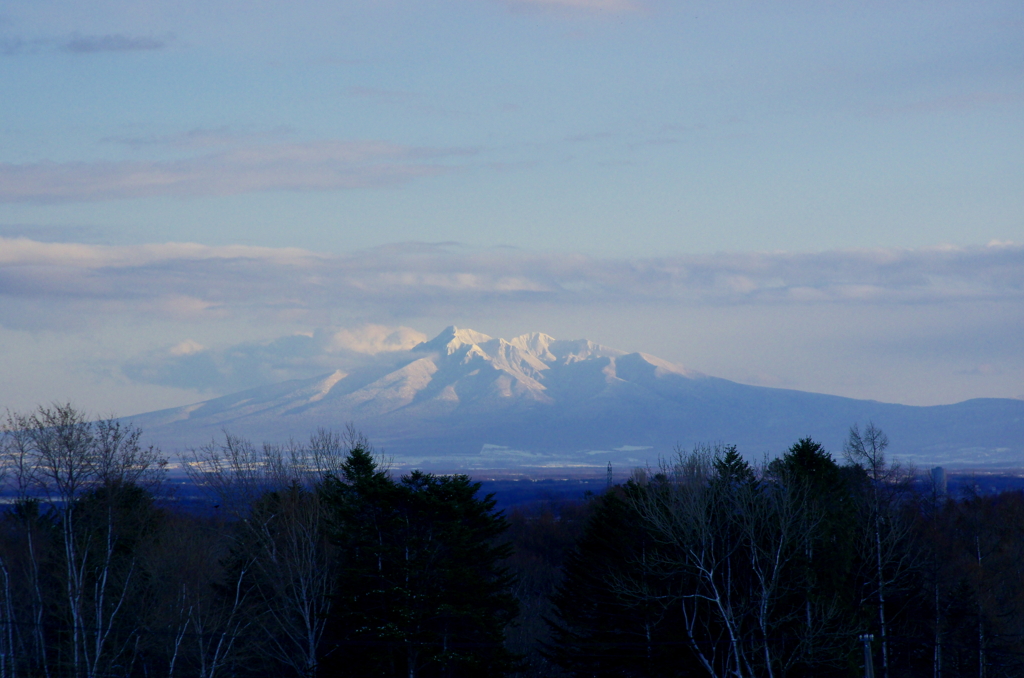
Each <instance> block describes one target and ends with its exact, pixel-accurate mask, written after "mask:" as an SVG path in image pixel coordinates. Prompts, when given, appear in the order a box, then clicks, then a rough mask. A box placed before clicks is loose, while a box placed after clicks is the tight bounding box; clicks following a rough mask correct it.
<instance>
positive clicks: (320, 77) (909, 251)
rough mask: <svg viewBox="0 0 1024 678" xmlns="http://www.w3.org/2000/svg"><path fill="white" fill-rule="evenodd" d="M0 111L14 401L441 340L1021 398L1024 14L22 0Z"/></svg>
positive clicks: (0, 360)
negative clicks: (578, 346)
mask: <svg viewBox="0 0 1024 678" xmlns="http://www.w3.org/2000/svg"><path fill="white" fill-rule="evenodd" d="M0 92H2V93H3V95H2V96H3V103H2V105H0V238H3V240H0V345H2V346H3V348H4V352H3V357H0V381H2V382H3V383H4V385H5V388H4V389H3V392H4V395H3V397H2V400H3V402H0V406H7V407H14V408H21V409H24V408H27V407H31V406H32V405H34V404H35V403H37V402H47V401H51V400H55V399H67V398H70V399H73V400H75V401H76V402H79V403H80V404H82V405H83V406H85V407H88V408H90V409H93V410H96V411H108V410H116V411H118V412H120V413H131V412H134V411H141V410H145V409H153V408H156V407H165V406H171V405H178V404H183V403H186V402H192V401H195V400H198V399H201V398H206V397H209V396H211V395H216V394H218V393H222V392H226V391H228V390H231V389H232V388H235V387H239V386H243V385H250V384H251V383H256V382H259V381H260V380H264V381H265V380H273V379H278V378H287V377H289V376H302V375H305V374H307V373H310V372H311V371H313V370H316V369H322V368H324V367H326V366H328V365H329V364H331V362H332V361H336V362H339V363H343V362H344V361H346V360H355V359H357V358H358V355H362V354H363V353H365V352H366V351H374V350H378V349H379V348H380V346H381V345H378V344H375V343H374V341H377V339H374V340H372V341H371V340H370V339H368V337H369V338H373V337H377V338H378V339H379V338H381V337H388V336H401V337H403V338H404V339H403V341H406V343H407V342H408V341H411V340H412V339H410V337H414V336H419V334H417V333H420V334H432V333H434V332H436V331H438V330H439V329H441V328H442V327H444V326H445V325H448V324H451V323H457V324H460V325H463V326H468V327H473V328H475V329H478V330H481V331H484V332H487V333H489V334H494V335H500V336H510V335H512V334H517V333H520V332H526V331H545V332H548V333H549V334H553V335H556V336H559V337H563V338H578V337H587V338H590V339H593V340H596V341H600V342H602V343H606V344H609V345H613V346H616V347H619V348H623V349H627V350H644V351H647V352H650V353H654V354H656V355H659V356H661V357H664V358H666V359H670V360H674V361H677V362H680V363H683V364H685V365H687V366H688V367H691V368H693V369H697V370H701V371H704V372H708V373H711V374H716V375H718V376H724V377H728V378H734V379H738V380H741V381H746V382H750V383H763V384H767V385H777V386H784V387H789V388H800V389H806V390H816V391H824V392H829V393H838V394H842V395H851V396H856V397H868V398H876V399H880V400H890V401H898V402H907V403H916V404H929V403H935V402H954V401H957V400H962V399H965V398H968V397H983V396H998V397H1020V396H1024V386H1021V384H1022V383H1024V357H1022V356H1024V351H1022V350H1021V349H1022V348H1024V345H1022V344H1024V340H1022V339H1021V336H1022V335H1024V332H1022V331H1021V330H1024V327H1022V325H1024V322H1022V321H1024V303H1022V297H1024V291H1022V290H1024V250H1022V248H1021V245H1020V243H1022V242H1024V160H1022V159H1024V134H1022V133H1021V130H1022V129H1024V124H1022V123H1024V115H1022V113H1024V5H1021V3H1019V2H927V3H925V2H901V3H892V2H884V3H883V2H858V3H839V2H799V1H798V2H785V3H781V2H759V3H740V2H737V3H702V2H676V3H669V2H660V1H654V0H650V1H647V0H465V1H451V2H423V1H420V2H405V1H398V0H394V1H388V0H385V1H380V2H361V3H350V2H331V3H325V2H290V3H284V2H273V1H265V2H246V3H242V2H218V1H216V0H206V1H204V2H192V1H190V0H185V1H182V0H178V1H176V2H168V1H163V0H154V1H151V2H144V1H143V2H140V1H135V2H127V1H125V2H115V1H106V0H97V1H91V2H88V3H85V2H80V1H78V2H60V1H51V0H32V1H31V2H30V1H28V0H9V1H8V2H5V3H4V4H3V5H0ZM175 243H192V245H191V246H188V247H185V246H182V245H176V244H175ZM398 328H407V329H404V330H403V329H398ZM396 332H397V333H398V334H397V335H396V334H395V333H396ZM346 333H347V334H346ZM296 336H301V337H306V338H307V339H309V340H310V342H312V343H310V342H306V343H304V344H303V343H302V342H303V341H304V340H297V339H295V337H296ZM337 336H343V337H348V339H345V341H344V342H342V344H345V346H344V347H342V348H338V346H341V344H338V345H337V346H336V345H335V344H336V343H337V342H335V343H334V344H332V343H331V342H332V341H334V340H333V339H331V340H328V339H323V338H324V337H337ZM315 337H320V339H317V341H315V342H313V339H314V338H315ZM352 337H362V339H359V340H358V341H357V340H356V339H353V338H352ZM339 341H340V340H339ZM367 341H369V343H366V342H367ZM189 342H191V343H189ZM296 342H298V343H296ZM318 342H319V343H318ZM345 342H348V343H347V344H346V343H345ZM401 343H402V342H398V343H397V344H394V345H393V346H392V345H391V344H388V346H389V347H391V348H394V347H395V346H398V345H400V344H401ZM299 344H302V348H298V346H299ZM314 345H315V347H314ZM331 346H335V348H329V347H331ZM368 346H369V347H370V348H367V347H368ZM374 346H376V347H377V348H373V347H374ZM183 347H184V348H183ZM311 347H314V348H311ZM325 347H326V348H325ZM296 351H297V352H298V353H296ZM311 352H312V353H311ZM314 353H315V354H316V357H315V359H314V358H313V357H310V356H311V355H313V354H314ZM239 355H242V356H247V357H245V359H244V360H242V359H241V358H239V360H241V362H232V360H233V358H230V356H239ZM188 356H192V358H190V360H192V362H191V363H188V365H186V364H185V363H181V361H182V360H185V358H186V357H188ZM196 356H199V357H200V358H202V359H203V360H206V361H207V363H203V364H207V367H206V368H203V369H199V368H196V367H195V365H197V364H199V363H197V362H196V360H198V358H196ZM176 361H178V362H176ZM246 361H248V362H246ZM189 365H191V367H189ZM190 375H192V376H190ZM211 375H212V376H211ZM218 375H219V376H218ZM239 375H243V376H239ZM245 375H248V376H245Z"/></svg>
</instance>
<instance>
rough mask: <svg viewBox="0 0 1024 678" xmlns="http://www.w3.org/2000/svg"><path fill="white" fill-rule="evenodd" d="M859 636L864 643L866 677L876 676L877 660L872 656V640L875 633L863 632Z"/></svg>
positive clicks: (872, 677)
mask: <svg viewBox="0 0 1024 678" xmlns="http://www.w3.org/2000/svg"><path fill="white" fill-rule="evenodd" d="M858 638H859V640H860V642H862V643H864V678H875V662H874V660H873V659H872V658H871V641H873V640H874V639H875V636H874V634H873V633H862V634H861V635H860V636H858Z"/></svg>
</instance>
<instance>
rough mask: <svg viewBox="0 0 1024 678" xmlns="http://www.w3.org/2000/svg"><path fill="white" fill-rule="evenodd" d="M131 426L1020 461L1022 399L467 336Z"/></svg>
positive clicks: (568, 448) (386, 441)
mask: <svg viewBox="0 0 1024 678" xmlns="http://www.w3.org/2000/svg"><path fill="white" fill-rule="evenodd" d="M130 419H131V420H132V421H133V422H134V423H135V424H137V425H139V426H140V427H141V428H142V429H143V430H144V432H145V434H146V435H147V437H148V438H150V439H151V440H153V441H154V442H156V443H157V444H159V445H160V446H161V447H163V448H164V449H165V450H168V451H174V450H183V449H185V448H188V447H191V446H195V445H200V444H203V443H206V442H209V441H210V440H211V439H212V438H215V437H219V436H221V432H222V431H228V432H230V433H233V434H236V435H241V436H244V437H247V438H250V439H253V440H256V441H259V440H272V441H279V442H280V441H284V440H287V439H288V438H294V439H296V440H302V439H303V438H305V437H307V436H308V434H309V433H310V432H312V431H314V430H315V429H316V428H318V427H327V428H336V429H340V428H342V427H344V426H345V425H346V424H348V423H352V424H354V425H355V426H356V428H358V429H359V430H361V431H363V432H364V433H366V434H367V435H368V436H369V437H370V438H371V440H372V441H373V442H374V443H375V444H376V445H378V446H379V447H382V448H383V450H384V452H385V453H386V454H388V455H391V456H393V457H394V458H395V460H396V462H397V463H410V464H416V465H421V466H426V467H433V468H457V469H471V468H496V467H508V466H578V465H583V466H590V465H593V466H603V465H604V464H606V463H607V462H609V461H611V462H613V463H615V464H617V465H620V466H621V465H638V464H643V463H647V462H650V463H656V461H657V459H658V457H659V456H665V455H668V454H671V453H672V451H673V448H674V447H675V446H676V445H680V446H683V447H689V446H691V445H693V444H695V443H698V442H726V443H735V444H737V445H739V447H740V449H741V451H743V452H744V453H746V454H747V455H748V456H760V455H762V454H765V453H769V454H775V453H778V452H780V451H783V450H785V449H786V448H787V447H788V446H789V445H790V444H792V443H793V442H795V441H796V440H797V439H798V438H800V437H803V436H807V435H810V436H813V437H814V438H815V439H817V440H820V441H822V442H824V443H825V444H826V446H827V447H828V448H829V449H831V450H832V451H833V452H834V453H836V454H837V456H838V455H839V454H840V453H841V450H842V441H843V440H844V439H845V437H846V435H847V432H848V430H849V427H850V426H851V425H853V424H865V423H867V422H868V421H869V420H870V421H873V422H874V423H875V424H876V425H877V426H879V427H881V428H882V429H883V430H884V431H885V432H886V433H887V434H888V435H889V437H890V439H891V441H892V447H891V450H892V452H893V453H894V454H896V455H898V456H901V457H903V458H906V459H908V460H911V461H916V462H918V463H920V464H922V465H925V464H945V465H1001V466H1024V401H1018V400H1005V399H984V400H972V401H967V402H963V403H958V404H956V405H946V406H936V407H911V406H905V405H893V404H885V403H879V402H875V401H864V400H853V399H849V398H840V397H837V396H829V395H822V394H815V393H805V392H800V391H790V390H782V389H771V388H763V387H757V386H748V385H744V384H738V383H735V382H731V381H727V380H725V379H718V378H715V377H709V376H707V375H704V374H701V373H699V372H693V371H691V370H687V369H686V368H684V367H681V366H679V365H675V364H672V363H669V362H666V361H664V360H660V359H658V358H655V357H654V356H651V355H647V354H645V353H626V352H624V351H619V350H616V349H613V348H609V347H606V346H602V345H600V344H596V343H594V342H591V341H587V340H577V341H564V340H557V339H554V338H553V337H550V336H548V335H546V334H540V333H534V334H525V335H522V336H519V337H516V338H514V339H511V340H508V341H506V340H504V339H494V338H491V337H489V336H487V335H485V334H481V333H479V332H475V331H473V330H467V329H458V328H456V327H449V328H447V329H445V330H444V331H443V332H441V334H439V335H438V336H437V337H435V338H434V339H431V340H430V341H426V342H424V343H421V344H419V345H418V346H416V347H414V348H413V349H412V350H410V351H405V352H402V353H399V354H391V355H389V356H387V357H386V358H382V359H381V360H380V361H379V362H376V363H374V364H373V365H372V366H370V367H364V368H360V369H357V370H353V371H351V372H350V373H346V372H344V371H341V370H338V371H335V372H333V373H331V374H327V375H324V376H321V377H318V378H315V379H308V380H296V381H289V382H285V383H281V384H275V385H272V386H265V387H260V388H255V389H251V390H248V391H243V392H240V393H237V394H233V395H228V396H224V397H221V398H215V399H213V400H208V401H205V402H201V403H196V404H194V405H189V406H186V407H180V408H176V409H171V410H163V411H159V412H152V413H149V414H144V415H139V416H135V417H131V418H130Z"/></svg>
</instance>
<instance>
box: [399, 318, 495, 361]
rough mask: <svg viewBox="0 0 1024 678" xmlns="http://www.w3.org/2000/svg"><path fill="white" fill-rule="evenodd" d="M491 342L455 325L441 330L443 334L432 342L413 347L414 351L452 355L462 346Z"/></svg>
mask: <svg viewBox="0 0 1024 678" xmlns="http://www.w3.org/2000/svg"><path fill="white" fill-rule="evenodd" d="M490 340H491V337H489V336H487V335H486V334H483V333H482V332H477V331H475V330H468V329H461V330H460V329H459V328H458V327H456V326H455V325H449V326H448V327H446V328H444V329H443V330H441V333H440V334H438V335H437V336H436V337H434V338H433V339H431V340H430V341H424V342H423V343H422V344H418V345H417V346H415V347H413V349H412V350H414V351H443V352H445V353H447V354H448V355H451V354H452V353H454V352H455V351H457V350H458V349H459V348H460V347H461V346H467V345H469V346H472V345H477V344H483V343H486V342H488V341H490Z"/></svg>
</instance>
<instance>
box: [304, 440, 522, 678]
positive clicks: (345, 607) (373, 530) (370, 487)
mask: <svg viewBox="0 0 1024 678" xmlns="http://www.w3.org/2000/svg"><path fill="white" fill-rule="evenodd" d="M342 472H343V475H344V478H343V479H334V480H331V481H329V482H328V483H327V484H326V486H325V492H326V493H327V496H328V497H329V501H330V502H331V503H332V505H333V506H335V507H336V510H337V514H336V515H337V519H336V524H335V540H336V542H337V543H338V545H339V546H340V547H341V551H342V554H343V556H342V557H343V559H344V562H343V564H342V568H341V575H340V579H339V582H338V592H339V593H338V595H337V604H336V606H335V608H334V613H333V615H332V623H331V626H332V634H333V645H334V646H333V648H332V649H331V650H330V651H329V652H328V654H327V657H326V658H325V662H324V666H325V667H327V668H328V670H329V671H331V672H333V673H336V674H338V675H353V676H398V675H401V676H410V677H415V676H445V677H449V676H450V677H454V676H484V675H486V676H500V675H504V674H505V673H507V672H508V671H509V670H511V669H512V668H513V666H514V657H513V656H512V655H511V653H509V652H508V651H506V650H505V648H504V647H503V641H504V629H505V627H506V626H507V625H508V623H509V622H511V620H512V619H513V618H514V617H515V615H516V612H517V605H516V601H515V598H514V597H513V596H512V595H511V593H510V591H509V589H510V585H511V577H509V575H508V574H507V572H506V571H505V569H504V568H502V567H501V566H500V564H499V563H500V561H501V560H502V559H504V558H507V557H508V555H509V552H510V547H508V546H507V545H505V544H503V543H501V542H500V541H499V540H500V538H501V536H502V534H503V533H504V532H505V530H506V529H507V523H506V521H505V518H504V516H503V515H501V513H500V512H497V511H495V510H494V506H495V502H494V499H493V497H492V496H491V495H487V496H485V497H483V498H479V497H477V496H476V495H477V492H478V491H479V489H480V484H479V483H474V482H472V481H471V480H470V479H469V478H468V477H467V476H464V475H454V476H435V475H432V474H428V473H421V472H419V471H416V472H413V473H412V474H410V475H408V476H405V477H403V478H402V479H401V480H399V481H397V482H396V481H394V480H392V479H391V478H390V477H389V476H388V474H387V473H386V472H384V471H383V470H381V469H380V468H379V467H378V466H377V465H376V463H375V462H374V460H373V458H372V454H371V453H370V452H369V451H368V450H366V449H364V448H357V449H354V450H352V452H351V453H350V456H349V459H348V460H346V462H345V464H344V465H343V468H342Z"/></svg>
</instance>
